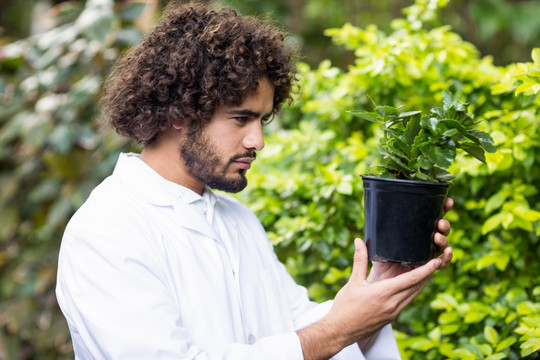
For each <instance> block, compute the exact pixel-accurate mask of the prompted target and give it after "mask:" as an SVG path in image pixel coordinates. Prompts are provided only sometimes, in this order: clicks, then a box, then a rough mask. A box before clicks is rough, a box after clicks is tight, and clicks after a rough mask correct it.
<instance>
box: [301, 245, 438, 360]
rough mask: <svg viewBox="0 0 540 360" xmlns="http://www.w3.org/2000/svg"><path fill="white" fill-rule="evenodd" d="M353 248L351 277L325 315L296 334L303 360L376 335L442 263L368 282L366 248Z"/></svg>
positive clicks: (315, 358) (323, 356)
mask: <svg viewBox="0 0 540 360" xmlns="http://www.w3.org/2000/svg"><path fill="white" fill-rule="evenodd" d="M355 247H356V250H355V253H354V263H353V268H352V273H351V277H350V278H349V281H348V282H347V284H345V286H344V287H343V288H342V289H341V290H340V291H339V292H338V293H337V295H336V297H335V299H334V303H333V305H332V308H331V309H330V311H329V312H328V314H327V315H326V316H325V317H324V318H323V319H321V320H320V321H318V322H316V323H315V324H313V325H310V326H308V327H306V328H304V329H301V330H298V332H297V333H298V337H299V338H300V343H301V345H302V350H303V353H304V359H306V360H318V359H328V358H330V357H332V356H333V355H335V354H336V353H338V352H339V351H341V349H343V348H344V347H346V346H348V345H350V344H353V343H355V342H361V341H362V340H363V339H367V338H369V337H371V336H372V335H373V334H375V333H377V332H378V331H379V330H381V329H382V328H383V327H384V326H385V325H387V324H389V323H391V322H392V321H393V320H394V319H395V318H396V317H397V315H398V314H399V313H400V312H401V310H402V309H403V308H404V307H405V306H406V305H408V304H409V303H410V302H411V301H412V300H414V299H415V298H416V297H417V296H418V294H420V292H421V291H422V289H423V288H424V286H425V285H426V284H427V282H428V280H429V278H430V276H431V275H432V274H433V272H435V271H436V270H437V269H439V268H440V267H441V265H442V263H443V261H442V260H441V259H440V258H435V259H432V260H430V261H429V262H428V263H426V264H424V265H422V266H418V267H416V268H414V269H409V271H407V272H404V273H401V274H398V275H396V276H393V277H390V278H387V279H384V280H380V281H377V282H374V283H370V282H368V281H367V277H366V274H367V265H368V257H367V249H366V245H365V244H364V242H363V241H362V240H361V239H356V240H355Z"/></svg>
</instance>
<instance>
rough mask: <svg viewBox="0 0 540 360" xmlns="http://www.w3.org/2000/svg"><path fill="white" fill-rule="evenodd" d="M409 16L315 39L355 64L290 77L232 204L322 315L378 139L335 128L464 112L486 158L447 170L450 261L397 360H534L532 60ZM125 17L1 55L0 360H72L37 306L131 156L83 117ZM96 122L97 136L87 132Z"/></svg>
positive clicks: (78, 18) (101, 4) (128, 32)
mask: <svg viewBox="0 0 540 360" xmlns="http://www.w3.org/2000/svg"><path fill="white" fill-rule="evenodd" d="M446 2H447V1H442V0H439V1H425V0H418V1H417V3H416V4H415V5H414V6H412V7H409V8H408V9H406V14H407V18H406V19H396V20H395V21H394V22H393V24H392V29H393V30H392V32H390V33H388V34H386V33H384V32H382V31H380V30H379V29H377V27H376V26H375V25H371V26H368V27H367V28H365V29H360V28H356V27H354V26H352V25H350V24H346V25H344V26H343V27H342V28H340V29H330V30H328V31H327V34H328V35H330V36H331V37H332V38H333V41H334V42H335V43H336V44H340V45H343V46H344V47H346V48H347V49H350V50H352V51H354V53H355V62H354V64H352V65H351V66H350V68H349V69H348V71H342V70H340V69H338V68H336V67H333V66H332V64H331V63H330V62H329V61H323V62H322V63H321V64H320V65H319V66H318V68H315V69H310V68H309V67H308V66H307V65H305V64H300V67H301V69H302V72H303V75H304V76H303V79H302V84H301V85H302V88H303V92H302V93H301V95H299V96H298V99H297V102H296V103H295V104H294V105H293V106H291V107H289V108H288V109H285V111H284V112H283V114H282V115H281V117H280V121H279V122H276V123H274V128H268V132H269V133H268V134H267V144H268V145H267V147H266V148H265V150H264V151H263V152H261V154H260V156H259V157H258V161H257V166H255V167H254V168H253V169H252V170H250V175H249V180H250V185H249V186H248V189H247V190H246V191H245V192H243V193H240V194H239V196H240V197H241V198H242V199H243V200H244V201H245V202H246V203H247V204H248V205H249V206H250V207H251V208H252V209H253V210H254V211H256V213H257V214H258V216H259V217H260V219H261V220H262V221H263V223H264V225H265V227H266V229H267V230H268V235H269V237H270V239H271V240H272V241H273V242H274V244H275V246H276V251H277V252H278V255H279V257H280V258H281V259H282V260H283V261H284V262H285V263H286V265H287V267H288V268H289V270H290V271H291V273H292V274H293V275H294V276H295V277H296V279H297V280H298V281H299V282H301V283H303V284H306V285H307V286H308V288H309V291H310V293H311V295H312V296H313V297H314V298H316V299H318V300H324V299H328V298H332V297H333V296H334V294H335V292H336V291H337V289H338V288H339V287H340V286H341V285H342V284H343V283H344V282H345V281H346V280H347V279H348V276H349V273H350V266H351V260H352V253H353V245H352V239H353V238H354V237H355V236H362V229H363V217H362V188H361V185H360V184H361V181H360V179H359V178H358V175H359V174H363V173H366V172H367V170H368V168H369V166H370V165H371V164H372V163H373V162H374V160H375V159H376V158H377V157H378V149H377V139H378V136H377V135H378V131H379V130H378V129H377V128H376V127H375V126H373V125H371V124H369V123H366V122H363V121H360V120H359V119H358V118H355V117H353V116H352V115H351V114H350V113H348V112H347V111H349V110H354V109H358V108H363V107H365V106H366V105H367V104H368V100H367V99H368V97H367V95H369V96H370V97H371V98H373V100H374V101H375V102H377V103H381V104H388V105H390V106H394V107H399V106H404V107H406V108H409V109H420V110H424V111H427V110H428V109H430V108H431V107H432V106H434V105H436V104H438V103H440V102H441V100H442V92H443V91H444V90H448V91H451V92H452V93H454V94H456V96H457V97H458V98H459V99H466V100H467V101H469V102H470V104H471V105H470V106H469V111H471V112H472V113H474V114H475V116H476V118H477V119H481V120H482V122H481V123H480V125H481V127H482V128H481V130H484V131H486V132H488V133H490V134H492V136H493V138H494V140H495V143H496V145H497V146H498V151H497V152H496V153H494V154H486V164H485V165H480V166H479V165H478V162H476V161H474V159H468V158H466V157H463V156H459V155H458V157H457V160H456V164H455V165H453V168H452V167H451V168H450V171H451V172H452V173H454V174H456V178H455V179H454V181H453V182H454V186H453V187H452V188H451V196H452V197H453V198H454V199H455V200H456V205H455V207H454V210H453V211H452V212H451V213H450V214H448V216H447V217H448V218H449V219H450V220H451V221H452V222H453V230H452V234H451V235H450V241H451V243H452V246H453V247H454V254H455V256H454V261H453V263H452V264H451V265H450V266H449V267H448V268H446V269H445V270H443V271H440V272H438V273H437V274H436V276H434V278H433V281H432V284H430V285H429V286H428V287H427V288H426V289H425V291H424V292H423V293H422V295H421V296H420V297H419V298H418V299H417V300H416V301H415V302H414V303H413V304H411V306H409V307H407V308H406V310H405V311H404V312H403V313H402V315H401V316H400V317H399V318H398V320H397V321H396V323H395V324H394V326H395V331H396V334H397V336H398V339H399V345H400V347H401V350H402V353H403V356H404V358H406V359H441V358H460V359H473V358H486V359H501V358H509V359H517V358H523V357H529V358H531V359H534V358H538V357H539V353H538V349H539V347H540V334H539V332H540V329H539V328H540V308H539V307H540V300H539V299H540V286H539V285H538V275H537V274H538V273H540V264H539V263H538V258H539V257H540V246H538V237H539V235H540V229H539V221H540V195H539V194H538V188H537V184H539V183H540V166H538V165H539V162H540V138H539V137H540V135H539V133H540V131H539V130H540V129H539V125H540V124H539V121H538V118H539V117H540V110H539V108H540V106H539V105H540V99H539V96H538V92H539V86H540V81H539V67H540V51H539V50H535V51H534V52H533V62H530V63H523V64H521V63H520V64H512V65H510V66H508V67H504V68H503V67H496V66H494V65H493V64H492V61H491V59H490V58H489V57H484V58H480V57H479V52H478V50H477V49H476V48H475V47H474V46H473V45H471V44H469V43H466V42H464V41H463V40H462V39H461V38H460V37H459V36H457V35H456V34H455V33H453V32H452V31H451V29H450V28H449V27H446V26H433V25H432V22H431V21H433V19H435V18H436V11H437V6H434V5H433V4H435V5H439V6H443V5H445V3H446ZM140 6H141V5H140V4H137V3H128V4H125V3H123V2H120V3H118V4H116V5H114V4H113V1H103V0H99V1H98V0H89V1H87V2H86V5H85V7H84V8H82V9H78V8H69V7H67V8H65V9H66V11H65V12H63V13H60V14H59V15H61V19H62V22H61V23H59V24H58V26H57V27H55V28H54V29H51V30H50V31H48V32H46V33H44V34H42V35H39V36H35V37H32V38H29V39H26V40H23V41H19V42H16V43H12V44H8V45H6V46H4V47H2V48H1V49H0V75H1V77H0V208H1V216H0V358H8V359H16V358H19V359H30V358H40V359H41V358H43V359H46V358H50V359H61V358H72V357H73V356H72V353H71V349H70V343H69V334H68V332H67V326H66V324H65V320H64V318H63V317H62V316H61V314H60V312H59V310H58V308H57V305H56V301H55V297H54V291H53V290H54V283H55V272H56V259H57V253H58V246H59V242H60V238H61V235H62V232H63V229H64V226H65V224H66V222H67V220H68V218H69V217H70V216H71V214H72V213H73V211H74V210H75V209H76V208H77V207H78V206H79V205H80V204H81V203H82V202H83V201H84V199H85V198H86V197H87V196H88V193H89V191H90V190H91V189H92V188H93V187H94V186H95V185H96V184H97V183H98V182H100V181H101V180H102V179H103V178H104V177H105V176H106V175H108V174H109V173H110V172H111V170H112V167H113V165H114V162H115V160H116V157H117V154H118V152H119V151H128V150H130V149H132V145H130V144H129V143H126V142H125V141H123V140H121V139H119V138H118V137H117V136H115V135H114V134H112V133H111V132H110V131H106V130H104V131H103V132H102V133H100V131H102V130H101V129H99V121H96V119H95V117H96V110H95V103H96V100H97V98H98V97H99V91H100V87H101V85H102V83H103V79H104V77H105V76H106V74H107V73H108V72H109V69H110V66H111V64H112V62H113V61H114V59H115V58H116V56H117V55H118V54H119V52H120V51H121V50H122V49H124V48H125V47H127V46H129V45H130V44H132V43H134V42H135V41H137V40H138V39H139V37H140V32H139V31H138V30H136V29H135V28H134V27H133V26H132V22H133V20H134V19H135V18H136V17H137V16H138V14H140V11H141V7H140ZM98 120H99V119H98Z"/></svg>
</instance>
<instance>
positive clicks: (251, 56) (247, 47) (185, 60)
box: [102, 3, 297, 145]
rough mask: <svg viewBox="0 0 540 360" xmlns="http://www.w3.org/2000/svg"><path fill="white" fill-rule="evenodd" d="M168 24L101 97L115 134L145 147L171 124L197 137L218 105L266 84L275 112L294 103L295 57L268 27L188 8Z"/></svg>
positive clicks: (169, 14)
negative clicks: (272, 91) (270, 87)
mask: <svg viewBox="0 0 540 360" xmlns="http://www.w3.org/2000/svg"><path fill="white" fill-rule="evenodd" d="M165 14H166V16H165V20H164V22H163V23H161V24H160V25H158V26H157V27H156V28H155V29H154V30H153V31H152V32H151V33H150V34H148V36H146V37H145V39H144V40H143V41H142V42H141V43H140V44H139V45H137V46H135V47H134V48H132V49H131V51H129V52H128V53H126V54H125V56H122V57H121V58H120V59H119V60H118V62H117V64H116V65H115V67H114V69H113V71H112V72H111V75H110V76H109V78H108V79H107V82H106V85H105V89H104V96H103V98H102V100H103V105H104V110H105V113H106V115H107V117H108V119H109V121H110V123H111V124H112V126H113V127H114V128H115V129H116V131H117V132H118V133H119V134H121V135H124V136H127V137H130V138H133V139H135V140H137V141H138V142H139V143H142V144H143V145H150V144H152V143H154V142H155V141H156V140H157V139H159V137H160V136H161V135H162V134H163V132H164V131H166V130H168V129H170V128H171V126H172V124H173V122H174V121H178V120H180V121H181V122H182V123H184V124H187V126H188V128H189V129H190V131H198V130H200V129H202V128H204V126H205V125H206V124H207V123H208V122H209V121H210V119H211V117H212V115H213V114H214V113H215V111H216V110H217V109H218V108H219V107H221V106H223V105H239V104H241V103H242V102H243V101H244V100H245V98H246V97H247V96H248V95H250V94H252V93H254V92H255V91H256V90H257V88H258V81H259V80H260V79H261V78H262V77H266V78H267V79H268V80H269V82H270V83H271V84H272V85H273V86H274V87H275V94H274V104H273V113H274V114H275V113H276V112H277V111H278V110H279V109H280V106H281V104H282V103H283V102H284V101H290V100H291V90H292V86H293V82H294V81H295V79H296V75H297V70H296V68H295V65H294V61H295V56H296V53H295V51H294V49H292V48H290V47H288V46H286V45H285V43H284V40H285V36H284V34H283V32H281V31H280V30H278V29H277V28H276V27H274V26H273V25H271V24H270V22H269V21H266V20H261V19H257V18H254V17H249V16H241V15H239V14H237V13H236V12H235V11H233V10H230V9H219V10H212V9H209V8H207V7H206V6H204V5H202V4H197V3H191V4H187V5H182V6H179V7H169V8H167V10H166V12H165Z"/></svg>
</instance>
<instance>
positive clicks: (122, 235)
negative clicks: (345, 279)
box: [56, 154, 400, 360]
mask: <svg viewBox="0 0 540 360" xmlns="http://www.w3.org/2000/svg"><path fill="white" fill-rule="evenodd" d="M206 193H207V195H206V196H205V198H204V199H205V200H206V203H207V205H208V209H207V210H208V211H211V212H212V214H211V215H210V216H205V213H201V212H199V211H197V210H196V206H193V204H194V203H195V202H197V198H199V200H200V199H201V198H200V197H199V196H198V195H196V194H195V193H193V192H191V191H190V190H188V189H186V188H184V187H182V186H179V185H177V184H174V183H171V182H169V181H167V180H165V179H163V178H162V177H161V176H160V175H159V174H157V173H156V172H155V171H154V170H152V169H151V168H150V167H149V166H147V165H146V164H145V163H144V162H143V161H142V160H140V159H139V158H138V155H136V154H121V155H120V158H119V161H118V163H117V165H116V168H115V170H114V173H113V175H111V176H110V177H109V178H107V179H106V180H105V181H104V182H103V183H102V184H100V185H99V186H98V187H97V188H96V189H95V190H94V191H93V192H92V194H91V196H90V197H89V199H88V200H87V201H86V202H85V204H84V205H83V206H82V207H81V208H80V209H79V210H78V212H77V213H76V214H75V215H74V216H73V218H72V219H71V221H70V223H69V224H68V226H67V228H66V231H65V234H64V238H63V239H62V246H61V250H60V257H59V264H58V282H57V289H56V294H57V298H58V302H59V304H60V307H61V309H62V311H63V313H64V315H65V317H66V319H67V322H68V325H69V328H70V331H71V335H72V340H73V345H74V350H75V355H76V358H77V359H115V360H124V359H125V360H137V359H141V360H142V359H144V360H148V359H197V360H202V359H223V360H225V359H230V360H243V359H245V360H248V359H249V360H254V359H256V360H265V359H269V360H270V359H278V360H288V359H291V360H300V359H303V356H302V349H301V347H300V341H299V339H298V336H297V334H296V332H295V330H297V329H299V328H302V327H304V326H306V325H308V324H310V323H313V322H315V321H317V320H318V319H320V318H321V317H322V316H324V314H325V313H326V312H327V311H328V310H329V308H330V306H331V303H330V302H327V303H324V304H316V303H314V302H310V301H309V300H308V297H307V291H306V290H305V288H304V287H301V286H299V285H297V284H295V283H294V281H293V279H292V278H291V277H290V275H289V274H288V273H287V272H286V270H285V267H284V266H283V265H282V264H281V263H280V262H279V261H278V260H277V258H276V256H275V254H274V252H273V250H272V246H271V244H270V243H269V241H268V239H267V237H266V234H265V231H264V229H263V227H262V226H261V224H260V222H259V221H258V220H257V218H256V217H255V216H254V215H253V214H252V213H251V212H250V211H249V210H248V209H247V208H246V207H245V206H243V205H242V204H240V203H239V202H238V201H236V200H234V199H233V198H231V197H228V196H225V195H221V194H219V195H216V194H214V193H212V192H210V191H209V190H208V191H207V192H206ZM199 205H200V202H199ZM210 223H212V224H210ZM366 358H367V359H399V358H400V357H399V351H398V349H397V345H396V342H395V339H394V337H393V334H392V330H391V328H390V326H387V327H385V328H384V329H383V330H382V331H381V333H380V334H379V335H378V337H377V339H376V341H375V343H374V345H373V346H372V347H371V349H370V351H369V354H367V355H366ZM335 359H343V360H345V359H347V360H348V359H364V356H363V355H362V353H361V352H360V350H359V349H358V346H357V345H351V346H349V347H348V348H346V349H344V350H343V351H342V352H341V353H340V354H338V355H336V357H335Z"/></svg>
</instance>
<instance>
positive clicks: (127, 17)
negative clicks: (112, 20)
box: [118, 2, 146, 22]
mask: <svg viewBox="0 0 540 360" xmlns="http://www.w3.org/2000/svg"><path fill="white" fill-rule="evenodd" d="M145 7H146V3H144V2H130V3H127V4H126V5H124V7H123V8H122V11H121V12H120V14H119V15H118V16H119V17H120V19H121V20H122V21H127V22H132V21H135V20H136V19H137V18H138V17H139V16H141V14H142V13H143V11H144V9H145Z"/></svg>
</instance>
